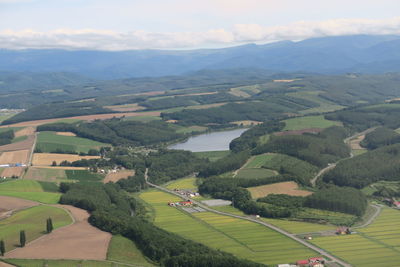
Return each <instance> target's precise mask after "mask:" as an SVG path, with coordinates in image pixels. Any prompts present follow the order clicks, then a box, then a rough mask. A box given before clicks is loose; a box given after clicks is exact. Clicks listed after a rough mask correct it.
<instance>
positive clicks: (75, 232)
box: [6, 205, 111, 260]
mask: <svg viewBox="0 0 400 267" xmlns="http://www.w3.org/2000/svg"><path fill="white" fill-rule="evenodd" d="M59 206H61V207H64V208H66V209H68V210H69V211H70V213H71V214H72V216H73V217H74V219H75V223H73V224H72V225H69V226H65V227H62V228H59V229H56V230H54V231H53V232H52V233H51V234H48V235H44V236H43V237H41V238H39V239H36V240H34V241H32V242H30V243H29V244H27V245H26V246H25V247H23V248H17V249H15V250H13V251H10V252H8V253H6V257H7V258H17V259H24V258H25V259H81V260H105V259H106V257H107V250H108V244H109V242H110V239H111V234H110V233H106V232H103V231H100V230H99V229H97V228H96V227H93V226H91V225H90V224H89V223H88V221H87V219H88V217H89V213H87V212H86V211H85V210H82V209H79V208H75V207H72V206H68V205H59Z"/></svg>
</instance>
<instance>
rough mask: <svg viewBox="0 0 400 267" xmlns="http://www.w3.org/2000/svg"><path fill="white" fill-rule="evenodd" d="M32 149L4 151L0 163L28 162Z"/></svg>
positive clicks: (0, 156)
mask: <svg viewBox="0 0 400 267" xmlns="http://www.w3.org/2000/svg"><path fill="white" fill-rule="evenodd" d="M29 155H30V151H29V150H27V149H26V150H16V151H8V152H3V153H2V154H1V155H0V164H15V163H25V164H26V163H28V160H29Z"/></svg>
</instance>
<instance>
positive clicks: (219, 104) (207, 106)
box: [188, 103, 228, 109]
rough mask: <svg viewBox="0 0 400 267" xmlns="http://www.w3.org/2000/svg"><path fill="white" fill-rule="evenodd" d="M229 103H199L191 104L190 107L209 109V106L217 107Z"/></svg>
mask: <svg viewBox="0 0 400 267" xmlns="http://www.w3.org/2000/svg"><path fill="white" fill-rule="evenodd" d="M226 104H228V103H215V104H207V105H199V106H190V107H189V108H188V109H208V108H215V107H220V106H223V105H226Z"/></svg>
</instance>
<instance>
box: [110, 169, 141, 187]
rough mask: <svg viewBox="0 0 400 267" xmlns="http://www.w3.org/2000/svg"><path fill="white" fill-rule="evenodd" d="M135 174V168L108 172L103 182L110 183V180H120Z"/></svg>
mask: <svg viewBox="0 0 400 267" xmlns="http://www.w3.org/2000/svg"><path fill="white" fill-rule="evenodd" d="M133 175H135V171H133V170H125V171H119V172H116V173H109V174H107V176H106V178H104V180H103V183H105V184H106V183H108V182H114V183H115V182H118V181H119V180H121V179H125V178H128V176H133Z"/></svg>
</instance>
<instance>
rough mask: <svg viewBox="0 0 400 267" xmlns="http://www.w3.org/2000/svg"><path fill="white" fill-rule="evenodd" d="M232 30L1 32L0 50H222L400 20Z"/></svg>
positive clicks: (378, 27) (393, 29)
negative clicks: (251, 43) (245, 44)
mask: <svg viewBox="0 0 400 267" xmlns="http://www.w3.org/2000/svg"><path fill="white" fill-rule="evenodd" d="M233 28H234V29H233V30H232V31H227V30H225V29H212V30H209V31H205V32H164V33H157V32H147V31H140V30H138V31H132V32H126V33H118V32H114V31H107V30H93V29H81V30H71V29H58V30H54V31H49V32H38V31H33V30H24V31H13V30H4V31H0V48H5V49H26V48H33V49H39V48H63V49H96V50H111V51H114V50H130V49H188V48H199V47H223V46H229V45H235V44H243V43H248V42H257V43H267V42H273V41H281V40H302V39H307V38H312V37H322V36H338V35H354V34H376V35H379V34H400V17H396V18H392V19H387V20H367V19H336V20H328V21H319V22H310V21H300V22H296V23H293V24H290V25H285V26H274V27H264V26H261V25H258V24H237V25H234V27H233Z"/></svg>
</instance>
